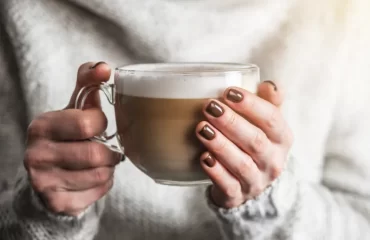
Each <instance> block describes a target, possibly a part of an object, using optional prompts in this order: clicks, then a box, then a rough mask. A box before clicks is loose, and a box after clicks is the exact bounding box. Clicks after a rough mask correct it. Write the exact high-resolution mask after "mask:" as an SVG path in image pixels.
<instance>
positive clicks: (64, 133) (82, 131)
mask: <svg viewBox="0 0 370 240" xmlns="http://www.w3.org/2000/svg"><path fill="white" fill-rule="evenodd" d="M106 127H107V119H106V117H105V115H104V113H103V112H102V111H101V110H100V109H97V108H94V109H87V110H85V111H81V110H78V109H67V110H62V111H54V112H48V113H45V114H43V115H42V116H40V117H39V118H37V119H36V120H34V121H33V122H32V123H31V124H30V126H29V128H28V140H29V141H32V140H33V139H38V138H40V137H42V138H47V139H51V140H55V141H68V140H84V139H88V138H91V137H93V136H96V135H99V134H101V133H102V132H104V130H105V129H106Z"/></svg>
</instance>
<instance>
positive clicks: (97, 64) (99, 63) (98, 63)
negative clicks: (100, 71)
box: [90, 62, 106, 69]
mask: <svg viewBox="0 0 370 240" xmlns="http://www.w3.org/2000/svg"><path fill="white" fill-rule="evenodd" d="M101 64H106V63H105V62H97V63H95V65H94V66H91V67H90V69H94V68H96V67H97V66H99V65H101Z"/></svg>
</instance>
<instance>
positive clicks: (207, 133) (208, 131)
mask: <svg viewBox="0 0 370 240" xmlns="http://www.w3.org/2000/svg"><path fill="white" fill-rule="evenodd" d="M199 134H200V135H201V136H202V137H204V138H205V139H207V140H212V139H214V138H215V136H216V133H215V132H214V131H213V130H212V128H210V127H209V126H208V125H205V126H204V127H203V128H202V130H200V131H199Z"/></svg>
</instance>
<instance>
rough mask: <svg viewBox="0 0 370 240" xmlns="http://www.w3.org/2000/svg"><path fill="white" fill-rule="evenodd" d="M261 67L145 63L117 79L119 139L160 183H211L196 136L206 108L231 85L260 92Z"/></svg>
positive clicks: (118, 74)
mask: <svg viewBox="0 0 370 240" xmlns="http://www.w3.org/2000/svg"><path fill="white" fill-rule="evenodd" d="M258 82H259V72H258V68H257V67H255V66H244V65H238V64H142V65H133V66H127V67H124V68H121V69H118V70H117V72H116V76H115V90H116V93H115V113H116V122H117V135H118V138H119V142H120V143H121V145H122V146H123V149H124V152H125V154H126V155H127V156H128V158H129V159H130V160H131V161H132V162H133V163H134V164H135V165H136V166H137V167H138V168H139V169H141V170H142V171H143V172H144V173H146V174H147V175H148V176H150V177H151V178H153V179H154V180H155V181H156V182H158V183H163V184H176V185H189V184H193V183H201V182H208V181H209V180H208V178H207V176H206V175H205V173H204V172H203V170H202V167H201V165H200V160H199V157H200V155H201V154H202V153H203V152H204V151H206V149H205V148H204V147H203V146H202V144H201V143H200V141H199V140H198V139H197V138H196V135H195V127H196V125H197V124H198V123H199V122H200V121H202V120H205V118H204V116H203V113H202V108H203V106H204V104H205V102H206V101H207V100H208V99H209V98H219V99H220V97H221V96H222V94H223V92H224V90H225V89H226V88H228V87H230V86H237V87H243V88H246V89H248V90H250V91H252V92H253V91H255V89H256V87H257V84H258Z"/></svg>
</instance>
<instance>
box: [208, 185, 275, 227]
mask: <svg viewBox="0 0 370 240" xmlns="http://www.w3.org/2000/svg"><path fill="white" fill-rule="evenodd" d="M275 184H276V182H274V183H273V184H271V185H270V186H269V187H268V188H267V189H265V191H264V192H263V193H262V194H260V195H259V196H258V197H256V198H254V199H251V200H248V201H246V202H245V203H243V204H242V205H240V206H238V207H235V208H230V209H226V208H220V207H218V206H216V205H215V204H214V202H213V200H212V197H211V187H212V186H209V187H208V188H207V191H206V197H207V203H208V206H209V207H210V208H211V209H212V210H213V211H214V212H215V213H216V214H217V216H218V217H219V218H221V220H223V221H235V220H238V219H244V220H259V219H271V218H274V217H276V216H277V214H278V212H277V208H276V206H275V204H274V201H273V200H272V190H273V188H274V185H275Z"/></svg>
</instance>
